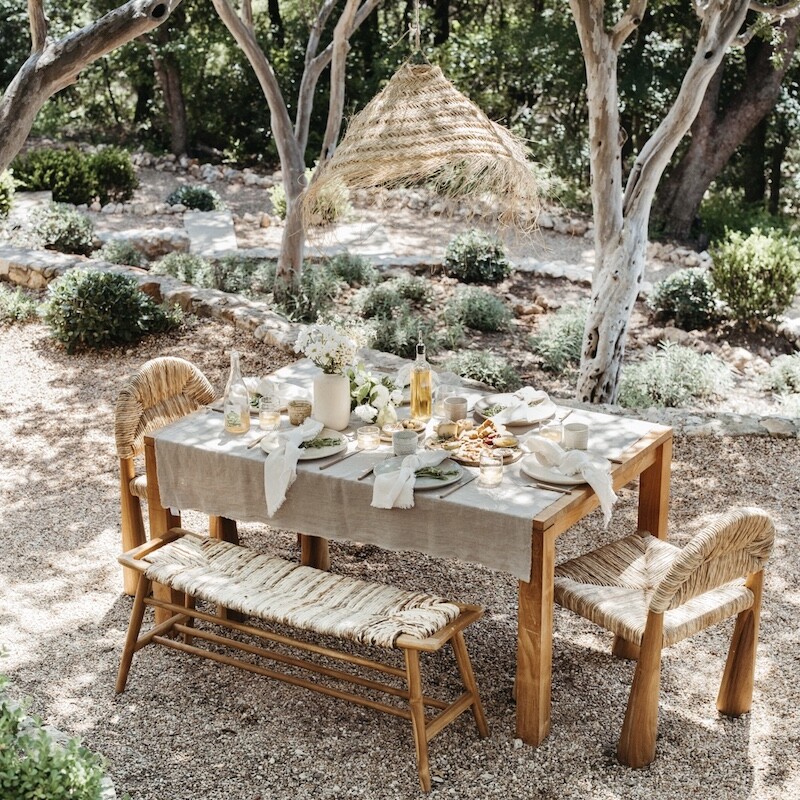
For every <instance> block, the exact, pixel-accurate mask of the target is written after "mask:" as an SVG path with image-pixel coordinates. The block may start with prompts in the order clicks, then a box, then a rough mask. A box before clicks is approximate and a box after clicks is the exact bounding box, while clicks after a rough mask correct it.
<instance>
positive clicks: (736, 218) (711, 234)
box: [699, 189, 782, 242]
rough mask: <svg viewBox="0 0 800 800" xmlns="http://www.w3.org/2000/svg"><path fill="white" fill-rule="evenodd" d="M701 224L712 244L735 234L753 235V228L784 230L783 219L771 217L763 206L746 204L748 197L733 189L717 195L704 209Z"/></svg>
mask: <svg viewBox="0 0 800 800" xmlns="http://www.w3.org/2000/svg"><path fill="white" fill-rule="evenodd" d="M699 216H700V224H701V226H702V229H703V232H704V233H705V234H706V235H707V236H708V238H709V240H710V241H711V242H717V241H719V240H720V239H723V238H724V237H725V234H726V233H727V232H728V231H729V230H731V231H740V232H742V233H750V231H752V230H753V228H762V229H767V228H780V227H782V223H781V219H780V217H775V216H773V215H772V214H770V213H769V212H768V211H767V210H766V209H765V208H764V206H763V205H761V204H759V203H745V201H744V194H743V193H742V192H735V191H733V190H732V189H725V190H723V191H718V192H714V193H713V194H710V195H709V196H708V197H707V198H706V199H705V200H703V203H702V205H701V206H700V214H699Z"/></svg>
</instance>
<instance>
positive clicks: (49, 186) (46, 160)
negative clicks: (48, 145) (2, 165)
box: [13, 147, 95, 205]
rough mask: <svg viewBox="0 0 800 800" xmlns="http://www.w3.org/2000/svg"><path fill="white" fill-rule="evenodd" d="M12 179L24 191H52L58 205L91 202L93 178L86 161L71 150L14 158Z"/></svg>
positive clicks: (80, 154)
mask: <svg viewBox="0 0 800 800" xmlns="http://www.w3.org/2000/svg"><path fill="white" fill-rule="evenodd" d="M13 168H14V177H15V178H16V180H17V181H18V183H19V184H20V186H22V187H24V188H25V189H26V190H27V191H32V192H33V191H46V190H50V191H52V192H53V200H55V201H56V202H57V203H73V204H74V205H80V204H81V203H91V202H92V200H93V199H94V196H95V177H94V172H93V171H92V167H91V164H90V162H89V159H88V158H87V157H86V156H85V155H84V154H83V153H81V152H80V151H79V150H77V149H75V148H74V147H70V148H68V149H66V150H50V149H43V150H31V151H30V152H28V153H26V154H25V155H22V156H17V158H16V159H15V160H14V163H13Z"/></svg>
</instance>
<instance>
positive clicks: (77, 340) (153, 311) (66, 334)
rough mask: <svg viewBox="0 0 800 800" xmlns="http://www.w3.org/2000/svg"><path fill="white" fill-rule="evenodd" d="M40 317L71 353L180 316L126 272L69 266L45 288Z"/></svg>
mask: <svg viewBox="0 0 800 800" xmlns="http://www.w3.org/2000/svg"><path fill="white" fill-rule="evenodd" d="M44 318H45V321H46V322H47V323H48V324H49V325H50V327H51V329H52V332H53V336H54V337H55V338H56V339H57V340H58V341H59V342H62V343H63V344H65V345H66V348H67V352H68V353H73V352H75V351H76V350H78V349H82V348H95V349H96V348H100V347H104V346H106V345H114V344H123V343H127V342H134V341H136V340H138V339H141V338H142V337H143V336H146V335H147V334H149V333H161V332H163V331H166V330H170V329H172V328H175V327H177V326H178V325H180V323H181V321H182V318H183V315H182V314H181V311H180V309H179V308H177V307H174V308H166V307H164V306H160V305H158V304H157V303H156V302H155V301H154V300H153V299H152V298H150V297H149V296H148V295H146V294H144V292H142V291H140V290H139V286H138V284H137V283H136V281H135V280H134V279H133V278H132V277H130V276H129V275H121V274H116V273H112V272H93V271H88V270H80V269H73V270H70V271H69V272H68V273H66V275H63V276H62V277H60V278H58V279H57V280H55V281H53V283H51V284H50V286H49V287H48V292H47V300H46V302H45V305H44Z"/></svg>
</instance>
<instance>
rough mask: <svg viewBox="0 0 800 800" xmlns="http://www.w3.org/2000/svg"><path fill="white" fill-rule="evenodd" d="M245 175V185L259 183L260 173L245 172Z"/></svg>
mask: <svg viewBox="0 0 800 800" xmlns="http://www.w3.org/2000/svg"><path fill="white" fill-rule="evenodd" d="M243 177H244V185H245V186H256V185H257V184H258V175H255V174H254V173H252V172H245V173H244V176H243Z"/></svg>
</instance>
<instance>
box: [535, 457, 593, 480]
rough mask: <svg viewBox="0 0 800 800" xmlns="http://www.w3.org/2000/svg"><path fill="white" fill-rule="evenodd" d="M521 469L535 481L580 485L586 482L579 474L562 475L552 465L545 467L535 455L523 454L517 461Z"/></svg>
mask: <svg viewBox="0 0 800 800" xmlns="http://www.w3.org/2000/svg"><path fill="white" fill-rule="evenodd" d="M519 465H520V468H521V469H522V471H523V472H524V473H525V474H526V475H529V476H530V477H531V478H533V479H534V480H535V481H544V482H545V483H552V484H555V485H556V486H580V485H581V484H582V483H586V481H585V480H584V478H583V477H582V476H580V475H564V473H563V472H559V471H558V470H557V469H553V468H552V467H545V466H544V465H543V464H540V463H539V460H538V459H537V458H536V456H534V455H531V456H525V458H523V459H522V461H520V462H519Z"/></svg>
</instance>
